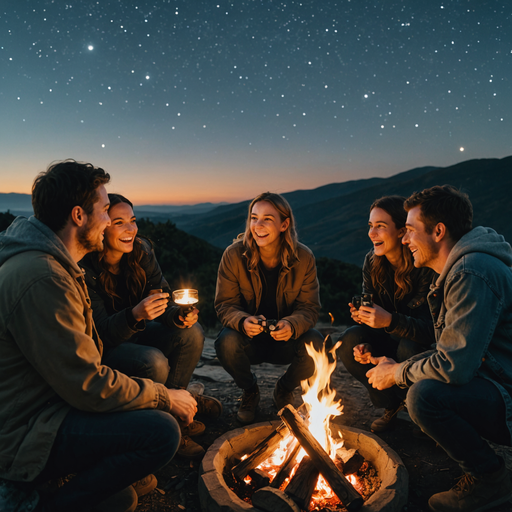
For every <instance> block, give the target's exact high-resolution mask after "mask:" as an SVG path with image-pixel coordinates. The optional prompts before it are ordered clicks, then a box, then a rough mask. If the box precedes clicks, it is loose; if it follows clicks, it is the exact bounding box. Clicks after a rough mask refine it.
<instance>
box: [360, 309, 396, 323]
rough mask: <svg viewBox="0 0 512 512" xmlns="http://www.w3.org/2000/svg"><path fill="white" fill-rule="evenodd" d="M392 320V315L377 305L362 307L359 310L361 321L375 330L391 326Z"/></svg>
mask: <svg viewBox="0 0 512 512" xmlns="http://www.w3.org/2000/svg"><path fill="white" fill-rule="evenodd" d="M392 318H393V316H392V315H391V313H388V312H387V311H386V310H385V309H383V308H381V307H380V306H378V305H377V304H374V305H373V306H361V307H360V308H359V320H360V321H361V322H362V323H363V324H366V325H368V326H369V327H373V328H374V329H383V328H384V327H388V326H389V325H390V324H391V320H392Z"/></svg>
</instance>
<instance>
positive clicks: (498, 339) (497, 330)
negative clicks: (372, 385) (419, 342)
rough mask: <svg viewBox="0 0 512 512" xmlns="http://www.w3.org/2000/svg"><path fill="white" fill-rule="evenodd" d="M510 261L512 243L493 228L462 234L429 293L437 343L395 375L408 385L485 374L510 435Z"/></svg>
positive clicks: (464, 380) (455, 380) (456, 381)
mask: <svg viewBox="0 0 512 512" xmlns="http://www.w3.org/2000/svg"><path fill="white" fill-rule="evenodd" d="M511 266H512V249H511V247H510V245H509V244H508V243H507V242H506V241H505V239H504V238H503V236H501V235H498V234H497V233H496V232H495V231H494V230H492V229H490V228H484V227H477V228H474V229H473V230H471V231H470V232H469V233H467V234H466V235H464V236H463V237H462V238H461V239H460V240H459V241H458V242H457V244H456V245H455V246H454V247H453V249H452V250H451V252H450V255H449V256H448V260H447V262H446V264H445V266H444V269H443V271H442V273H441V275H440V276H439V278H438V279H437V281H436V283H435V285H433V286H432V287H431V291H430V293H429V295H428V302H429V306H430V309H431V312H432V317H433V318H434V328H435V333H436V342H437V345H436V349H435V350H434V351H433V352H432V353H430V354H420V355H419V356H415V357H414V358H412V359H409V360H407V361H405V362H403V363H402V364H401V365H400V366H398V367H397V370H396V372H395V380H396V382H397V384H398V385H399V386H400V387H409V386H411V385H412V384H413V383H414V382H417V381H419V380H422V379H435V380H439V381H442V382H446V383H449V384H454V385H462V384H465V383H467V382H469V381H471V380H472V379H473V378H474V377H483V378H486V379H488V380H490V381H491V382H493V383H494V385H495V386H496V387H497V388H498V389H499V391H500V392H501V394H502V396H503V400H504V402H505V405H506V410H507V425H508V428H509V430H510V432H511V435H512V269H511ZM425 356H427V357H425Z"/></svg>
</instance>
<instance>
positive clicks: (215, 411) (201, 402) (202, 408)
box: [192, 393, 222, 418]
mask: <svg viewBox="0 0 512 512" xmlns="http://www.w3.org/2000/svg"><path fill="white" fill-rule="evenodd" d="M192 396H193V397H194V398H195V399H196V402H197V414H203V415H205V416H209V417H210V418H218V417H219V416H220V415H221V414H222V404H221V403H220V401H219V400H217V399H216V398H213V396H206V395H195V394H193V393H192Z"/></svg>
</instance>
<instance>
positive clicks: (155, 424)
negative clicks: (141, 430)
mask: <svg viewBox="0 0 512 512" xmlns="http://www.w3.org/2000/svg"><path fill="white" fill-rule="evenodd" d="M146 412H147V413H148V416H150V417H149V421H148V427H149V428H147V430H146V435H147V436H148V437H149V439H148V441H150V442H151V444H152V446H151V447H150V449H151V450H152V451H153V452H157V453H160V454H161V460H162V465H165V464H167V463H168V462H169V461H170V460H171V459H172V458H173V457H174V455H175V454H176V452H177V451H178V447H179V444H180V440H181V432H180V427H179V425H178V422H177V421H176V419H175V418H174V416H172V415H171V414H170V413H167V412H163V411H155V410H152V411H146Z"/></svg>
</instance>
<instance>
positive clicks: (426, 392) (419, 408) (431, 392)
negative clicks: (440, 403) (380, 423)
mask: <svg viewBox="0 0 512 512" xmlns="http://www.w3.org/2000/svg"><path fill="white" fill-rule="evenodd" d="M440 384H441V385H442V384H443V383H442V382H439V381H436V380H432V379H424V380H420V381H418V382H416V383H414V384H413V385H412V386H411V387H410V388H409V390H408V391H407V399H406V401H407V411H408V412H409V416H410V417H411V419H412V420H413V421H414V422H415V423H416V424H418V423H421V419H422V417H423V415H424V414H431V411H432V406H434V408H435V405H434V402H435V400H436V398H437V397H439V396H440V395H439V393H441V394H442V391H441V390H440V389H439V387H440V386H439V385H440Z"/></svg>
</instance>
